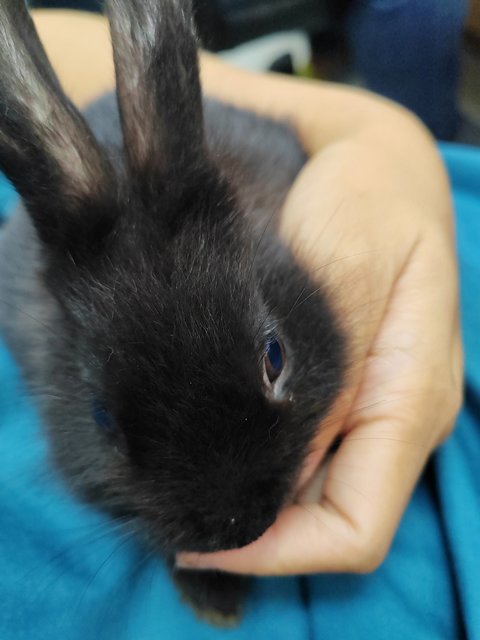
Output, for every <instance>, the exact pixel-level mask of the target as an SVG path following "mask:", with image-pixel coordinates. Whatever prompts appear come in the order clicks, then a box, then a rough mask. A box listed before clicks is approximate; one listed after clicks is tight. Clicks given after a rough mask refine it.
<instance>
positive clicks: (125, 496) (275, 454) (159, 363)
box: [0, 0, 345, 619]
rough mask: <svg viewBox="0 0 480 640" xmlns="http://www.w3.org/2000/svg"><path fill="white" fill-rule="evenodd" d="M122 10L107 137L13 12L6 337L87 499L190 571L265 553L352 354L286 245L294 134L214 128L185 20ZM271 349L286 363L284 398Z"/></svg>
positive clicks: (225, 123)
mask: <svg viewBox="0 0 480 640" xmlns="http://www.w3.org/2000/svg"><path fill="white" fill-rule="evenodd" d="M108 9H109V16H110V21H111V26H112V39H113V48H114V53H115V63H116V73H117V83H118V101H119V111H118V110H117V108H116V105H115V103H114V101H113V98H112V97H106V98H104V99H102V100H101V101H100V102H99V103H98V104H96V105H93V106H92V107H91V108H90V109H89V110H88V111H87V114H86V117H87V119H88V120H89V123H90V126H91V128H90V127H89V125H87V124H86V122H85V120H84V119H83V118H82V116H81V115H80V114H79V113H78V112H77V111H76V110H75V109H74V108H73V107H72V105H71V104H70V103H69V102H68V100H67V99H66V98H65V96H64V95H63V93H62V92H61V90H60V88H59V85H58V82H57V81H56V79H55V77H54V75H53V72H52V71H51V69H50V67H49V65H48V62H47V60H46V57H45V56H44V54H43V50H42V49H41V45H40V43H39V42H38V39H37V37H36V34H35V32H34V30H33V27H32V25H31V23H30V21H29V18H28V15H27V13H26V10H25V8H24V7H23V3H21V2H18V3H15V2H13V0H0V30H1V31H0V58H1V59H2V61H3V65H2V70H1V71H0V92H1V93H0V96H1V97H0V101H1V102H0V110H1V111H0V167H1V169H2V170H4V171H5V172H6V173H7V175H8V176H9V177H10V179H11V180H12V181H13V183H14V185H15V186H16V187H17V189H18V190H19V192H20V194H21V195H22V198H23V203H24V206H25V208H26V211H27V212H28V215H27V214H26V213H25V209H23V208H22V207H21V208H20V209H19V211H18V212H17V213H16V215H15V216H14V217H13V219H12V221H11V222H10V223H9V225H8V226H7V229H6V230H5V231H4V232H3V237H2V238H1V246H0V299H1V300H2V301H3V305H4V306H3V308H1V307H0V309H1V311H0V327H1V329H2V331H3V333H4V335H5V336H6V338H7V340H8V341H9V343H10V345H11V347H12V349H13V350H14V352H15V353H16V354H17V357H18V359H19V361H20V363H21V365H22V366H23V369H24V372H25V375H26V377H27V379H28V381H29V382H30V384H31V386H32V388H33V389H34V390H35V391H36V393H37V394H38V396H39V399H40V402H41V406H42V409H43V413H44V416H45V423H46V426H47V428H48V432H49V435H50V441H51V445H52V451H53V454H54V458H55V461H56V464H57V465H58V467H59V468H60V469H61V470H62V471H63V473H64V475H65V477H66V478H67V480H68V481H69V483H70V485H71V486H72V488H73V489H74V490H75V491H76V492H77V493H78V494H79V495H80V496H82V497H83V498H84V499H87V500H90V501H92V502H94V503H95V504H97V505H99V506H100V507H101V508H103V509H106V510H107V511H109V512H110V513H112V514H113V515H119V514H121V515H122V516H125V515H127V516H130V517H131V518H132V520H134V521H135V522H137V523H138V527H139V529H140V530H141V531H142V532H143V534H144V535H146V536H147V538H148V539H149V541H150V543H151V544H153V545H154V546H156V547H157V548H158V549H159V550H160V551H161V552H162V553H164V554H165V555H166V556H167V557H168V558H170V559H171V558H172V557H173V555H174V554H175V552H177V551H181V550H197V551H212V550H216V549H229V548H234V547H238V546H242V545H245V544H247V543H248V542H250V541H252V540H254V539H256V538H257V537H258V536H260V535H261V534H262V533H263V532H264V531H265V529H266V528H267V527H268V526H269V525H270V524H271V523H272V522H273V520H274V519H275V517H276V514H277V513H278V511H279V509H281V508H282V506H283V505H285V504H286V503H287V502H288V501H289V500H290V499H291V498H292V491H293V487H294V485H295V481H296V479H297V478H298V475H299V472H300V470H301V468H302V462H303V460H304V458H305V456H306V454H307V452H308V449H309V444H310V442H311V440H312V437H313V435H314V433H315V429H316V428H317V425H318V423H319V421H320V419H321V418H322V416H324V415H325V413H326V411H327V410H328V408H329V407H330V405H331V403H332V401H333V400H334V398H335V397H336V395H337V393H338V392H339V389H340V387H341V384H342V376H343V371H344V367H345V363H344V351H345V347H344V338H343V336H342V333H341V331H340V329H339V327H338V323H337V321H336V319H335V318H334V316H333V314H332V311H331V309H330V307H329V304H328V302H327V298H326V294H325V292H324V291H323V289H322V288H321V287H320V288H319V287H318V283H317V282H315V283H313V282H312V281H311V280H310V278H309V276H308V274H306V273H305V272H304V271H303V270H302V268H301V267H300V266H299V265H298V264H297V262H296V261H295V259H294V256H293V255H292V253H291V252H290V250H289V249H288V248H287V247H285V246H283V245H282V243H281V241H280V240H279V239H278V237H277V236H276V234H275V228H276V219H277V217H278V213H279V210H280V207H281V205H282V202H283V200H284V197H285V194H286V192H287V191H288V188H289V186H290V185H291V183H292V182H293V180H294V178H295V176H296V174H297V172H298V171H299V170H300V168H301V166H302V164H303V162H304V155H303V152H302V150H301V148H300V146H299V144H298V142H297V141H296V139H295V137H294V135H293V133H292V132H291V131H290V130H289V129H288V127H287V126H285V125H280V124H277V123H273V122H271V121H268V120H266V119H262V118H259V117H256V116H254V115H252V114H248V113H246V112H243V111H239V110H237V109H233V108H231V107H227V106H225V105H222V104H220V103H217V102H213V101H207V102H206V103H205V105H204V107H203V108H202V100H201V94H200V89H199V79H198V69H197V61H196V58H197V47H196V43H195V36H194V33H193V30H192V26H191V23H192V20H191V13H190V8H189V3H188V2H187V1H186V0H162V1H159V2H154V1H153V0H138V1H137V2H130V1H127V0H111V2H110V3H109V4H108ZM173 34H175V37H173ZM45 105H48V108H43V107H44V106H45ZM119 112H120V114H121V117H119ZM120 123H121V124H120ZM92 131H93V133H92ZM27 176H28V178H27ZM32 223H33V225H34V228H32ZM20 256H21V257H20ZM0 304H1V303H0ZM272 330H274V331H275V332H277V333H278V335H279V336H280V337H281V339H282V341H283V342H284V344H285V349H286V368H285V371H284V372H283V374H282V378H281V384H279V385H278V388H277V391H276V393H274V394H273V393H272V391H271V389H269V388H268V385H266V383H265V380H264V374H263V364H262V363H263V358H264V351H265V342H266V339H267V335H268V334H269V332H271V331H272ZM93 401H96V402H101V403H102V405H104V406H105V407H107V408H108V411H109V412H110V413H111V415H112V417H113V421H114V425H115V428H114V429H113V432H112V433H105V432H103V431H102V430H101V429H100V428H99V427H98V425H96V424H95V421H94V420H93V418H92V403H93ZM176 577H177V582H179V583H181V584H182V585H183V586H182V588H183V591H184V592H185V593H186V598H187V599H188V600H189V601H190V602H192V601H193V604H194V605H195V606H196V607H197V608H198V609H202V610H203V613H205V610H206V609H208V610H211V609H215V610H216V611H217V613H218V614H219V615H220V616H225V617H231V615H236V614H237V613H238V610H239V605H240V602H239V601H240V599H241V595H242V593H243V590H244V589H243V580H240V579H237V578H235V577H229V576H228V575H226V574H223V575H222V576H221V578H219V577H214V575H213V574H212V575H209V574H205V575H204V576H201V575H197V574H195V573H192V574H191V578H190V579H189V574H188V572H185V571H183V572H180V573H178V574H177V576H176ZM229 584H230V585H231V588H229ZM195 594H196V595H195ZM216 619H217V618H216Z"/></svg>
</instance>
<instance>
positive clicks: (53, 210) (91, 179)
mask: <svg viewBox="0 0 480 640" xmlns="http://www.w3.org/2000/svg"><path fill="white" fill-rule="evenodd" d="M0 60H1V61H2V66H1V69H0V169H1V170H2V171H3V172H4V173H5V174H6V175H7V177H8V178H9V179H10V180H11V182H12V183H13V185H14V186H15V188H16V189H17V191H18V192H19V194H20V195H21V196H22V198H23V200H24V202H25V204H26V206H27V209H28V211H29V214H30V216H31V218H32V220H33V222H34V224H35V226H36V228H37V231H38V233H39V236H40V238H41V239H42V240H43V241H44V242H46V243H48V244H50V245H55V246H58V247H60V246H65V245H70V244H71V245H72V246H78V244H79V242H81V239H82V238H83V237H85V232H86V231H94V235H96V236H98V234H99V230H100V229H101V228H102V227H103V228H106V227H107V226H109V224H110V223H109V220H107V218H111V217H112V216H113V211H114V207H112V206H109V204H108V200H109V199H111V197H112V196H111V194H112V193H114V188H113V181H114V176H113V172H112V170H111V167H110V165H109V163H108V161H107V159H106V156H105V154H104V152H103V151H102V149H101V148H100V147H99V146H98V145H97V144H96V143H95V141H94V139H93V135H92V134H91V132H90V130H89V129H88V127H87V125H86V123H85V121H84V120H83V118H82V117H81V115H80V114H79V113H78V111H77V110H76V109H75V108H74V106H73V105H72V104H71V103H70V102H69V101H68V99H67V98H66V97H65V95H64V94H63V92H62V90H61V88H60V85H59V83H58V81H57V78H56V76H55V74H54V72H53V70H52V68H51V66H50V64H49V62H48V60H47V57H46V55H45V52H44V50H43V47H42V45H41V43H40V41H39V39H38V36H37V33H36V31H35V27H34V25H33V23H32V21H31V18H30V16H29V14H28V12H27V9H26V7H25V4H24V2H23V1H22V0H0Z"/></svg>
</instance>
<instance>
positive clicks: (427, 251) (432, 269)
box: [177, 123, 462, 575]
mask: <svg viewBox="0 0 480 640" xmlns="http://www.w3.org/2000/svg"><path fill="white" fill-rule="evenodd" d="M400 124H402V123H400ZM408 126H410V125H408ZM412 126H413V127H414V128H415V127H416V126H417V125H416V124H412ZM375 135H376V134H375ZM372 136H373V137H372ZM418 136H420V138H421V137H422V136H424V133H423V132H422V131H421V130H420V127H419V128H418ZM380 137H381V136H380ZM377 140H378V139H377V138H375V136H374V134H373V132H372V131H370V132H368V133H367V135H366V137H365V143H366V144H367V146H364V145H363V140H362V139H360V138H357V139H356V140H355V142H354V144H353V145H352V141H351V140H347V141H341V142H340V143H338V144H336V145H334V146H333V147H331V148H329V149H328V150H327V151H326V152H322V153H320V154H318V156H316V157H315V158H313V159H312V160H311V161H310V163H309V164H308V165H307V167H306V168H305V170H304V171H303V172H302V174H301V175H300V176H299V178H298V180H297V182H296V184H295V185H294V187H293V189H292V191H291V193H290V196H289V198H288V201H287V204H286V206H285V209H284V213H283V225H282V231H283V233H284V235H285V237H286V238H287V239H288V240H289V241H290V243H293V244H294V245H295V246H296V247H297V248H298V253H299V256H300V258H301V259H302V260H303V261H304V263H305V265H306V266H307V268H309V269H310V271H311V272H312V274H314V277H318V278H319V279H321V281H322V282H326V283H327V286H328V288H329V290H330V296H331V299H332V302H333V304H334V305H335V307H336V309H337V313H338V314H339V316H340V317H341V318H342V319H343V324H344V328H345V331H346V333H347V336H348V337H349V342H350V366H349V379H348V383H347V385H346V388H345V390H344V392H343V393H342V395H341V397H340V398H339V399H338V402H337V403H336V405H335V407H334V409H333V411H332V412H331V414H330V415H329V416H328V418H327V420H326V421H325V422H324V423H323V424H322V425H320V427H319V431H318V437H317V439H316V442H315V443H314V447H313V450H312V453H311V455H310V457H309V459H308V460H307V463H306V465H305V469H304V471H303V473H302V476H301V478H300V481H299V486H298V494H297V497H296V500H295V502H294V503H293V504H291V505H289V506H287V507H286V508H285V509H284V510H283V511H282V512H281V513H280V515H279V516H278V518H277V520H276V522H275V523H274V524H273V525H272V527H270V529H269V530H268V531H267V532H266V533H265V534H264V535H263V536H262V537H261V538H260V539H259V540H257V541H255V542H254V543H252V544H250V545H248V546H247V547H244V548H242V549H239V550H232V551H224V552H216V553H211V554H188V553H187V554H180V555H179V556H178V558H177V564H178V566H181V567H191V568H198V569H202V568H218V569H222V570H226V571H232V572H238V573H248V574H250V573H251V574H257V575H262V574H263V575H272V574H293V573H295V574H298V573H310V572H345V571H347V572H360V573H361V572H367V571H371V570H373V569H375V568H376V567H377V566H378V565H379V564H380V563H381V562H382V560H383V559H384V557H385V555H386V554H387V551H388V549H389V546H390V543H391V541H392V538H393V536H394V534H395V531H396V528H397V526H398V523H399V520H400V518H401V516H402V513H403V511H404V509H405V507H406V504H407V502H408V500H409V497H410V494H411V492H412V490H413V488H414V486H415V483H416V482H417V480H418V477H419V476H420V474H421V472H422V469H423V467H424V465H425V462H426V460H427V458H428V456H429V455H430V453H431V452H432V450H433V449H434V448H435V447H436V446H438V445H439V444H440V443H441V442H442V440H443V439H444V438H445V437H446V436H447V435H448V434H449V432H450V430H451V428H452V426H453V422H454V419H455V416H456V413H457V411H458V409H459V406H460V401H461V381H462V350H461V339H460V330H459V318H458V299H457V297H458V292H457V271H456V262H455V253H454V234H453V226H452V215H451V204H450V198H449V193H448V187H447V183H446V180H445V176H444V174H443V170H442V169H441V166H440V163H439V162H438V159H437V158H436V154H435V152H434V150H433V147H432V148H430V147H429V144H430V143H429V142H426V141H425V140H423V141H422V142H421V143H420V147H422V145H425V148H423V147H422V150H423V152H424V153H425V154H426V158H423V160H426V165H425V169H419V167H418V166H417V165H416V162H415V161H412V162H407V160H408V154H406V155H405V156H402V154H400V155H398V154H394V153H393V152H392V158H390V159H389V160H388V161H387V162H386V163H385V157H384V156H382V153H377V152H376V151H375V150H374V149H373V148H374V147H375V143H376V142H377ZM412 152H414V150H412ZM388 153H389V152H387V157H388ZM394 156H395V157H394ZM429 163H430V164H429ZM390 165H391V166H390ZM312 238H314V240H312ZM338 435H341V437H342V441H341V445H340V447H339V449H338V450H337V451H336V453H335V454H334V455H333V457H332V458H331V459H330V460H329V463H328V465H327V466H325V465H323V467H322V466H321V467H320V469H319V468H318V465H319V464H320V463H321V461H322V458H324V455H325V452H326V451H327V450H328V448H329V446H330V444H331V443H332V441H333V440H334V439H335V437H337V436H338Z"/></svg>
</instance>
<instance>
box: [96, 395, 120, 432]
mask: <svg viewBox="0 0 480 640" xmlns="http://www.w3.org/2000/svg"><path fill="white" fill-rule="evenodd" d="M92 416H93V419H94V420H95V422H96V423H97V425H98V426H99V427H100V428H101V429H102V430H103V431H105V432H106V433H112V432H113V431H114V430H115V422H114V420H113V417H112V414H111V413H110V412H109V411H108V409H106V408H105V406H104V405H103V404H102V403H101V402H100V401H99V400H92Z"/></svg>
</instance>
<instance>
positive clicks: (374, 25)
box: [30, 0, 480, 146]
mask: <svg viewBox="0 0 480 640" xmlns="http://www.w3.org/2000/svg"><path fill="white" fill-rule="evenodd" d="M193 3H194V6H195V13H196V17H197V26H198V30H199V33H200V37H201V40H202V43H203V46H204V47H205V48H206V49H209V50H211V51H215V52H219V53H221V54H222V55H223V56H225V57H226V58H229V59H231V60H232V61H234V62H236V63H237V64H240V65H242V66H245V67H247V68H251V69H258V70H265V69H273V70H275V71H279V72H282V73H289V74H297V75H303V76H308V77H316V78H321V79H325V80H331V81H335V82H344V83H348V84H354V85H358V86H364V87H367V88H368V89H370V90H372V91H375V92H377V93H380V94H382V95H384V96H386V97H388V98H391V99H393V100H396V101H397V102H400V103H401V104H403V105H405V106H406V107H408V108H409V109H411V110H412V111H414V112H415V113H416V114H417V115H418V116H419V117H420V118H421V119H422V120H423V121H424V122H425V124H426V125H427V126H428V127H429V128H430V130H431V131H432V133H433V134H434V135H435V137H436V138H438V139H440V140H454V141H457V142H462V143H465V144H471V145H476V146H480V0H193ZM30 4H31V6H33V7H45V8H47V7H55V8H70V9H81V10H87V11H95V12H100V11H101V10H102V8H101V5H102V2H101V0H43V1H42V0H38V1H33V2H30Z"/></svg>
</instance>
